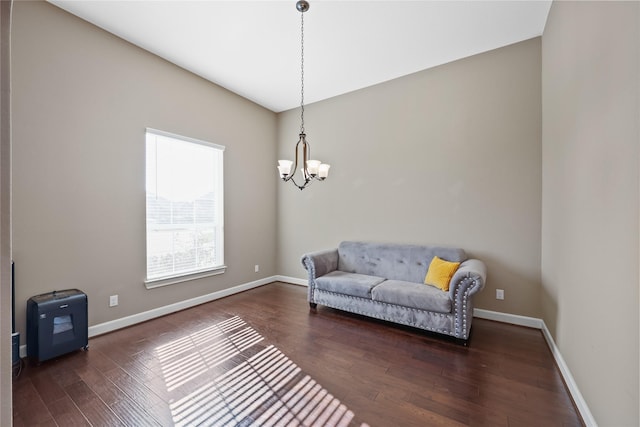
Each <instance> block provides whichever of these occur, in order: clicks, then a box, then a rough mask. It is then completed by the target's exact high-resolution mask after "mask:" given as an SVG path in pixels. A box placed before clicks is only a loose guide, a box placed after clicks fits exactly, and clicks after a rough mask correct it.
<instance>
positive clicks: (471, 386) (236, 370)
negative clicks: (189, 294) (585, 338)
mask: <svg viewBox="0 0 640 427" xmlns="http://www.w3.org/2000/svg"><path fill="white" fill-rule="evenodd" d="M89 309H91V307H89ZM89 346H90V348H89V350H88V351H86V352H84V351H81V350H80V351H76V352H73V353H71V354H68V355H65V356H63V357H60V358H58V359H55V360H50V361H46V362H43V363H42V364H41V365H40V366H35V365H32V364H29V363H26V365H25V367H24V369H23V371H22V373H21V375H20V376H19V377H18V378H17V379H15V380H14V385H13V398H14V400H13V404H14V409H13V416H14V426H16V427H19V426H55V425H58V426H64V427H66V426H76V425H77V426H84V425H92V426H122V425H127V426H136V427H137V426H158V425H161V426H172V425H177V426H195V425H206V426H250V425H265V426H272V425H286V426H289V425H315V426H324V425H327V426H347V425H349V426H367V425H368V426H371V427H395V426H431V425H434V426H439V425H478V426H482V425H485V426H574V425H576V426H577V425H582V421H581V419H580V416H579V415H578V414H577V411H576V409H575V407H574V405H573V402H572V400H571V398H570V396H569V394H568V392H567V389H566V387H565V385H564V383H563V381H562V378H561V376H560V374H559V371H558V369H557V367H556V365H555V363H554V360H553V357H552V355H551V352H550V351H549V349H548V347H547V345H546V343H545V340H544V338H543V336H542V333H541V332H540V331H539V330H535V329H529V328H523V327H518V326H513V325H507V324H502V323H497V322H491V321H487V320H482V319H474V323H473V333H472V337H471V341H470V346H469V347H462V346H460V345H458V344H456V343H454V342H452V341H449V340H447V339H443V338H441V337H437V336H433V335H430V334H427V333H425V332H422V331H418V330H414V329H411V328H405V327H399V326H395V325H392V324H388V323H385V322H379V321H375V320H371V319H368V318H364V317H359V316H355V315H351V314H347V313H343V312H339V311H336V310H332V309H329V308H326V307H320V306H319V307H318V309H317V311H310V310H309V306H308V304H307V302H306V288H304V287H300V286H295V285H289V284H284V283H272V284H269V285H266V286H263V287H260V288H257V289H253V290H251V291H247V292H243V293H241V294H237V295H233V296H230V297H227V298H223V299H220V300H217V301H213V302H210V303H207V304H203V305H200V306H198V307H194V308H191V309H188V310H184V311H181V312H178V313H174V314H171V315H168V316H164V317H162V318H158V319H155V320H152V321H149V322H145V323H142V324H139V325H136V326H132V327H130V328H126V329H123V330H120V331H116V332H113V333H110V334H106V335H102V336H99V337H95V338H92V339H90V341H89Z"/></svg>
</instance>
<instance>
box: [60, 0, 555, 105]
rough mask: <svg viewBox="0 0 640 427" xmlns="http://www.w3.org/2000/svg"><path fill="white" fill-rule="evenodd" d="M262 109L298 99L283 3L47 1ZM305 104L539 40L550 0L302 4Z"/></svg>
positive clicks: (288, 14)
mask: <svg viewBox="0 0 640 427" xmlns="http://www.w3.org/2000/svg"><path fill="white" fill-rule="evenodd" d="M49 2H50V3H52V4H54V5H56V6H59V7H60V8H62V9H65V10H67V11H68V12H70V13H72V14H74V15H77V16H79V17H80V18H82V19H85V20H87V21H89V22H91V23H93V24H95V25H97V26H98V27H101V28H103V29H105V30H107V31H109V32H111V33H113V34H115V35H117V36H119V37H122V38H123V39H125V40H128V41H129V42H131V43H133V44H135V45H137V46H140V47H141V48H143V49H146V50H148V51H150V52H153V53H155V54H156V55H158V56H160V57H162V58H165V59H166V60H168V61H171V62H173V63H175V64H177V65H179V66H180V67H183V68H185V69H187V70H189V71H191V72H193V73H195V74H197V75H199V76H202V77H204V78H205V79H207V80H210V81H212V82H214V83H216V84H218V85H220V86H223V87H225V88H227V89H229V90H231V91H232V92H235V93H237V94H239V95H241V96H243V97H245V98H248V99H250V100H252V101H254V102H256V103H258V104H260V105H262V106H264V107H266V108H268V109H270V110H272V111H276V112H280V111H284V110H288V109H291V108H294V107H296V106H299V105H300V12H298V11H297V10H296V7H295V0H288V1H267V0H262V1H243V0H235V1H186V0H173V1H149V0H146V1H122V0H104V1H96V0H75V1H61V0H49ZM309 3H310V5H311V7H310V10H309V11H308V12H306V13H305V14H304V21H305V60H304V72H305V81H304V84H305V104H307V103H311V102H315V101H320V100H323V99H327V98H330V97H333V96H336V95H340V94H343V93H347V92H350V91H353V90H357V89H361V88H364V87H367V86H371V85H374V84H377V83H381V82H384V81H387V80H391V79H394V78H397V77H401V76H404V75H407V74H411V73H414V72H417V71H420V70H424V69H427V68H431V67H434V66H437V65H441V64H444V63H447V62H451V61H455V60H457V59H460V58H464V57H467V56H470V55H474V54H477V53H481V52H486V51H488V50H492V49H496V48H498V47H502V46H506V45H509V44H513V43H517V42H519V41H522V40H526V39H530V38H532V37H536V36H540V35H541V34H542V32H543V30H544V25H545V22H546V19H547V15H548V13H549V8H550V6H551V1H550V0H549V1H541V0H533V1H527V0H519V1H483V0H474V1H364V0H360V1H331V0H309Z"/></svg>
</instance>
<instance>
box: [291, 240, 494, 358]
mask: <svg viewBox="0 0 640 427" xmlns="http://www.w3.org/2000/svg"><path fill="white" fill-rule="evenodd" d="M434 256H438V257H440V258H442V259H444V260H447V261H453V262H460V263H461V264H460V266H459V268H458V270H457V271H456V272H455V274H454V275H453V277H452V279H451V282H450V287H449V291H448V292H445V291H442V290H440V289H438V288H436V287H434V286H429V285H425V284H424V279H425V276H426V273H427V269H428V268H429V264H430V263H431V260H432V259H433V257H434ZM302 264H303V265H304V267H305V268H306V270H307V272H308V273H309V294H308V299H309V304H310V306H311V308H316V305H317V304H321V305H324V306H327V307H332V308H336V309H340V310H344V311H349V312H352V313H357V314H361V315H365V316H369V317H374V318H377V319H382V320H387V321H391V322H395V323H400V324H403V325H408V326H413V327H416V328H421V329H426V330H428V331H432V332H437V333H440V334H445V335H449V336H452V337H455V338H457V339H458V340H460V341H461V342H462V343H464V344H465V345H466V344H467V340H468V338H469V332H470V331H471V321H472V319H473V296H474V295H475V294H476V293H478V292H480V291H481V290H482V288H483V287H484V283H485V278H486V268H485V265H484V263H483V262H482V261H479V260H477V259H468V258H467V255H466V254H465V252H464V250H462V249H456V248H444V247H437V246H419V245H402V244H384V243H368V242H342V243H340V245H339V247H338V248H337V249H331V250H326V251H320V252H314V253H309V254H306V255H304V256H303V257H302Z"/></svg>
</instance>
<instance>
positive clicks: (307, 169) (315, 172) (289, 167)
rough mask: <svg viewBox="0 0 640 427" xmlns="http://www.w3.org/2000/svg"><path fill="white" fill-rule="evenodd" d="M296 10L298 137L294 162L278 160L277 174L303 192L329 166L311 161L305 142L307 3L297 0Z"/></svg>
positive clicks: (308, 147)
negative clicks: (297, 24)
mask: <svg viewBox="0 0 640 427" xmlns="http://www.w3.org/2000/svg"><path fill="white" fill-rule="evenodd" d="M296 9H298V12H300V45H301V51H300V71H301V73H300V75H301V77H300V81H301V89H300V135H299V139H298V143H297V144H296V150H295V151H296V156H295V161H291V160H278V172H279V173H280V178H282V180H283V181H285V182H286V181H291V182H292V183H293V185H295V186H296V187H298V188H299V189H300V190H304V189H305V188H306V187H307V186H308V185H309V184H311V183H312V182H313V181H314V180H317V181H324V180H325V179H326V178H327V176H328V175H329V167H330V165H327V164H325V163H322V162H321V161H320V160H311V146H310V145H309V143H308V142H307V135H306V134H305V132H304V13H305V12H306V11H307V10H309V2H307V1H305V0H299V1H298V2H297V3H296ZM301 152H302V153H301ZM298 157H300V158H301V159H302V165H301V166H302V168H301V169H300V172H301V174H302V176H301V177H300V178H298V180H300V183H298V182H296V180H295V179H294V176H295V174H296V171H297V170H298Z"/></svg>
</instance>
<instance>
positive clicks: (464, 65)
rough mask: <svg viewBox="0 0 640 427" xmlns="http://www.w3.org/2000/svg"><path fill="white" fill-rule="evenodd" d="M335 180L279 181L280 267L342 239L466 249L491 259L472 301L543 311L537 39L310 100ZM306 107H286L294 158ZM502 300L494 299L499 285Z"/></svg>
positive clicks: (315, 133)
mask: <svg viewBox="0 0 640 427" xmlns="http://www.w3.org/2000/svg"><path fill="white" fill-rule="evenodd" d="M305 110H306V114H305V119H306V120H305V125H306V130H307V134H308V136H309V141H310V143H311V146H312V148H313V157H317V158H319V159H321V160H323V161H325V162H328V163H330V164H331V170H330V176H329V179H328V180H327V181H325V182H322V183H315V184H313V185H312V187H310V188H308V189H306V190H304V191H303V192H300V191H299V190H297V189H296V188H294V187H293V186H291V185H290V184H280V186H279V187H278V203H279V213H278V221H279V222H278V224H279V237H280V240H279V245H278V271H279V272H280V273H281V274H284V275H287V276H292V277H297V278H304V277H306V275H305V273H306V272H305V271H304V270H303V268H302V266H301V264H300V261H299V260H300V256H301V255H302V254H303V253H305V252H307V251H313V250H320V249H325V248H331V247H335V246H336V245H337V244H338V243H339V242H340V241H342V240H349V239H362V240H368V241H382V242H399V243H424V244H441V245H451V246H459V247H462V248H464V249H465V250H467V251H468V253H469V254H470V255H471V256H474V257H477V258H480V259H482V260H484V261H485V262H486V263H487V266H488V281H487V286H486V288H485V291H484V292H483V293H481V294H480V295H479V297H478V298H477V300H476V301H477V302H476V306H477V307H481V308H484V309H490V310H497V311H501V312H507V313H516V314H520V315H526V316H536V317H539V316H540V315H541V312H540V304H539V303H540V295H539V289H540V227H541V213H540V202H541V170H540V162H541V147H540V138H541V135H540V131H541V100H540V39H539V38H536V39H532V40H529V41H525V42H522V43H518V44H515V45H511V46H508V47H505V48H501V49H497V50H494V51H491V52H488V53H484V54H481V55H477V56H473V57H470V58H467V59H463V60H460V61H456V62H453V63H450V64H446V65H443V66H440V67H437V68H434V69H430V70H426V71H422V72H419V73H416V74H413V75H410V76H406V77H403V78H399V79H396V80H393V81H390V82H386V83H383V84H380V85H377V86H373V87H370V88H367V89H363V90H359V91H356V92H352V93H349V94H346V95H343V96H339V97H336V98H332V99H329V100H326V101H322V102H318V103H315V104H312V105H309V106H307V107H306V108H305ZM298 130H299V111H298V110H291V111H288V112H284V113H281V114H280V115H279V127H278V153H279V156H280V157H279V158H292V156H293V147H294V144H295V142H296V140H297V134H298ZM496 288H501V289H504V290H505V297H506V298H505V300H504V301H497V300H496V299H495V289H496Z"/></svg>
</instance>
